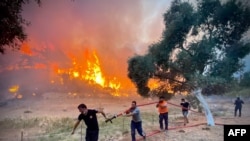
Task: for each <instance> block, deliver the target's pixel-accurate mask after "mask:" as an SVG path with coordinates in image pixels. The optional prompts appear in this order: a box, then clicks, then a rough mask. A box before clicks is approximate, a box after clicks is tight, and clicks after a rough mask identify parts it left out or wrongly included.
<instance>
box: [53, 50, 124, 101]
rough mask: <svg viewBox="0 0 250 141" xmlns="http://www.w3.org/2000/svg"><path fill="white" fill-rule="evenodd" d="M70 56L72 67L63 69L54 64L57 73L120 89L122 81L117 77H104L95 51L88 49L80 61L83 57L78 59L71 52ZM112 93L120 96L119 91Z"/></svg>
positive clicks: (104, 86) (103, 86)
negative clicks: (82, 60) (82, 59)
mask: <svg viewBox="0 0 250 141" xmlns="http://www.w3.org/2000/svg"><path fill="white" fill-rule="evenodd" d="M69 56H70V58H71V60H72V68H69V69H62V68H59V67H58V66H57V65H53V66H54V71H55V72H56V74H59V75H62V74H67V75H68V76H69V77H70V79H80V80H84V81H87V82H88V83H89V84H98V85H100V86H101V87H102V88H110V89H113V90H115V91H117V90H119V89H120V87H121V83H120V82H119V81H118V80H117V78H116V77H113V78H111V79H108V78H106V77H104V74H103V71H102V69H101V65H100V62H99V58H98V56H97V53H96V52H95V51H93V52H92V53H89V51H88V50H86V51H85V52H84V60H85V61H84V62H80V61H79V60H81V59H79V60H77V59H76V57H75V56H74V55H72V54H69ZM61 79H62V78H61ZM51 83H54V80H52V81H51ZM61 84H63V80H62V81H61ZM112 95H113V96H120V95H119V94H118V93H114V94H112Z"/></svg>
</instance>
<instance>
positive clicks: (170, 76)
mask: <svg viewBox="0 0 250 141" xmlns="http://www.w3.org/2000/svg"><path fill="white" fill-rule="evenodd" d="M247 17H250V10H249V8H248V7H245V6H244V5H243V4H242V3H241V2H240V1H237V0H228V1H227V2H225V3H221V1H220V0H197V3H196V5H192V4H191V3H189V2H187V1H181V0H173V1H172V3H171V6H170V8H169V9H168V10H167V11H166V13H164V24H165V30H164V31H163V34H162V38H161V40H160V41H159V42H156V43H154V44H152V45H150V46H149V49H148V53H147V54H145V55H144V56H139V55H137V56H135V57H132V58H130V59H129V60H128V77H129V78H130V79H131V81H132V82H133V83H134V84H135V85H136V87H137V90H138V93H139V94H140V95H141V96H144V97H146V96H149V95H150V91H152V90H150V88H149V87H148V86H147V84H148V81H149V80H150V79H152V78H153V79H158V80H160V81H163V82H165V83H166V84H168V85H169V84H170V85H171V86H172V87H170V88H168V91H174V92H177V91H186V92H188V93H192V94H194V95H195V96H196V97H197V98H198V100H199V101H200V102H201V104H202V105H203V108H204V111H205V114H206V117H207V122H208V125H214V120H213V117H212V114H211V111H210V109H209V107H208V105H207V103H206V101H205V100H204V98H203V96H202V91H204V90H205V89H208V88H218V87H226V84H227V83H228V81H230V80H232V78H233V74H234V73H235V72H237V71H239V70H240V69H241V68H242V67H243V64H242V59H243V58H244V57H245V56H246V55H247V54H249V52H250V43H245V42H243V41H242V40H241V39H242V37H243V35H244V33H246V32H247V31H248V30H249V26H250V21H249V20H248V18H247ZM140 60H144V61H143V62H142V61H140ZM147 68H151V69H147ZM142 72H143V73H142ZM142 82H143V83H142ZM226 82H227V83H226ZM206 92H209V91H206ZM208 94H209V93H208ZM210 94H212V93H210Z"/></svg>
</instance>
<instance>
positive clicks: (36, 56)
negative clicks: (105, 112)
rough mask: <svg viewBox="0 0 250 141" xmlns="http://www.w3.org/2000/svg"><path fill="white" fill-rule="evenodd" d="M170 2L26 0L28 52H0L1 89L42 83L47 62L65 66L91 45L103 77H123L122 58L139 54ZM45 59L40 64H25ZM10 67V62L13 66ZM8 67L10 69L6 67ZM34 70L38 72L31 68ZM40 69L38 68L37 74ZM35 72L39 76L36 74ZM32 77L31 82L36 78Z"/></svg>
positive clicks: (153, 36) (157, 31)
mask: <svg viewBox="0 0 250 141" xmlns="http://www.w3.org/2000/svg"><path fill="white" fill-rule="evenodd" d="M169 3H170V1H165V0H159V1H157V2H156V1H151V0H119V1H117V0H105V1H102V0H101V1H100V0H86V1H85V0H84V1H42V4H41V6H40V7H39V6H38V5H37V4H36V3H34V2H30V3H29V4H27V5H25V6H24V7H23V17H24V18H25V19H26V20H27V21H29V22H30V23H31V24H30V25H29V26H28V27H26V32H27V34H28V45H29V48H30V50H31V56H30V55H27V54H22V53H20V52H12V51H8V52H7V53H6V54H5V55H1V56H0V61H1V68H0V78H1V82H0V83H1V88H2V90H3V92H2V93H1V95H3V94H5V93H6V92H7V91H8V88H9V87H10V86H11V85H14V84H20V85H21V84H25V85H23V86H22V87H26V89H34V88H36V87H37V86H34V85H35V84H39V85H41V86H43V87H46V85H45V82H47V81H48V80H46V79H45V78H46V77H48V76H50V75H51V72H50V69H49V68H51V66H49V65H51V64H53V63H54V62H55V63H56V64H58V65H59V67H62V68H64V67H65V68H66V67H68V66H69V65H71V63H72V62H71V61H72V60H71V59H72V58H71V57H72V56H74V57H76V58H77V59H79V60H80V61H82V62H84V61H85V60H84V59H83V57H82V56H83V54H84V51H86V50H89V51H90V52H91V51H92V50H95V51H96V52H97V54H98V56H99V59H100V64H101V67H102V69H103V72H104V73H105V75H106V76H113V77H118V78H119V77H120V79H126V80H127V83H130V80H129V79H128V78H127V60H128V58H129V57H130V56H132V55H134V54H143V53H145V51H146V50H147V46H148V45H149V44H151V43H152V42H154V41H156V40H157V39H159V37H160V36H161V32H162V31H163V28H164V26H163V20H162V14H163V13H164V11H165V10H166V9H167V8H168V6H169ZM36 64H45V66H44V67H42V69H30V70H29V71H31V72H29V71H27V70H28V69H27V67H26V68H23V67H24V66H34V65H36ZM13 66H16V67H13ZM10 70H12V71H10ZM37 70H39V71H37ZM41 71H42V73H41ZM39 77H41V78H39ZM36 82H37V83H36Z"/></svg>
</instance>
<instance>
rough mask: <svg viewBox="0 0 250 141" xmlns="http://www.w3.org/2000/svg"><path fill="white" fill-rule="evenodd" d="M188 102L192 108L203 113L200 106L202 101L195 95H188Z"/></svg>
mask: <svg viewBox="0 0 250 141" xmlns="http://www.w3.org/2000/svg"><path fill="white" fill-rule="evenodd" d="M186 99H187V101H188V102H189V103H190V105H191V108H193V109H198V111H199V112H202V106H201V105H200V101H199V100H198V99H197V98H196V97H195V96H193V95H187V97H186Z"/></svg>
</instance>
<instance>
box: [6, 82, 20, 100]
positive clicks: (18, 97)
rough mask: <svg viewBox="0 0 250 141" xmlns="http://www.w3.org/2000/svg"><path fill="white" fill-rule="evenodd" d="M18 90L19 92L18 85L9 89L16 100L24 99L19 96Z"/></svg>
mask: <svg viewBox="0 0 250 141" xmlns="http://www.w3.org/2000/svg"><path fill="white" fill-rule="evenodd" d="M18 90H19V86H18V85H13V86H11V87H10V88H9V92H11V93H12V94H13V96H14V97H15V98H17V99H21V98H23V95H21V94H17V92H18Z"/></svg>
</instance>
